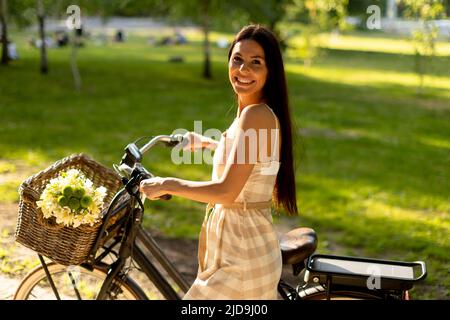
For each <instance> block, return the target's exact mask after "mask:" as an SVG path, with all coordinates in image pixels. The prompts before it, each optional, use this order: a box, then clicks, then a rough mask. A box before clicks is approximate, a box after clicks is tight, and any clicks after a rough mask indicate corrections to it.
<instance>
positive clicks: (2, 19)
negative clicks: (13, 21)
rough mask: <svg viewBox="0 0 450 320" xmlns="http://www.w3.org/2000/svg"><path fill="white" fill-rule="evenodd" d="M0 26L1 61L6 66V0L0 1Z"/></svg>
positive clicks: (7, 58)
mask: <svg viewBox="0 0 450 320" xmlns="http://www.w3.org/2000/svg"><path fill="white" fill-rule="evenodd" d="M0 1H1V3H0V5H1V6H0V24H1V26H2V39H1V41H2V61H1V63H2V64H4V65H7V64H8V61H9V57H8V26H7V24H6V15H7V10H8V9H7V5H6V0H0Z"/></svg>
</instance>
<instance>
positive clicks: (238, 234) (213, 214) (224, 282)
mask: <svg viewBox="0 0 450 320" xmlns="http://www.w3.org/2000/svg"><path fill="white" fill-rule="evenodd" d="M269 109H270V108H269ZM270 110H271V111H272V109H270ZM272 113H273V111H272ZM273 115H274V117H275V119H276V135H275V139H272V141H275V143H274V146H273V147H272V150H276V151H275V152H274V156H272V157H271V159H272V161H269V162H257V163H256V164H255V166H254V167H253V170H252V172H251V174H250V176H249V178H248V180H247V181H246V183H245V185H244V187H243V188H242V191H241V192H240V194H239V196H238V197H237V198H236V200H235V203H234V204H231V205H222V204H215V205H214V204H211V203H210V204H208V206H207V208H206V214H205V219H204V222H203V225H202V229H201V232H200V239H199V251H198V263H199V269H198V274H197V278H196V279H195V281H194V283H193V285H192V287H191V288H190V289H189V291H188V292H187V293H186V294H185V296H184V299H204V300H205V299H236V300H237V299H277V284H278V281H279V280H280V276H281V269H282V260H281V252H280V246H279V242H278V237H277V233H276V231H275V229H274V227H273V220H272V214H271V212H272V211H271V208H270V207H271V200H272V192H273V188H274V186H275V180H276V176H277V173H278V170H279V166H280V162H279V157H278V141H277V140H279V139H278V135H279V130H278V119H277V117H276V116H275V114H274V113H273ZM238 119H239V118H235V120H234V121H233V123H232V125H231V126H230V127H229V128H228V130H226V132H224V133H223V134H222V137H221V140H220V142H219V145H218V147H217V149H216V152H215V154H214V160H213V173H212V178H213V179H219V178H220V177H221V175H222V173H223V170H224V169H225V163H226V159H227V158H228V155H229V150H230V149H231V145H232V144H233V139H234V137H235V131H236V128H237V124H238Z"/></svg>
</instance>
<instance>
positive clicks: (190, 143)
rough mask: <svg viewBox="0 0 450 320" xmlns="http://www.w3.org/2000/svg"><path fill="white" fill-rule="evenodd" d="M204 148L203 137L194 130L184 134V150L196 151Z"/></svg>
mask: <svg viewBox="0 0 450 320" xmlns="http://www.w3.org/2000/svg"><path fill="white" fill-rule="evenodd" d="M201 148H202V141H201V137H200V136H199V135H197V134H195V133H194V132H191V131H189V132H186V133H185V134H184V135H183V150H184V151H195V150H197V149H201Z"/></svg>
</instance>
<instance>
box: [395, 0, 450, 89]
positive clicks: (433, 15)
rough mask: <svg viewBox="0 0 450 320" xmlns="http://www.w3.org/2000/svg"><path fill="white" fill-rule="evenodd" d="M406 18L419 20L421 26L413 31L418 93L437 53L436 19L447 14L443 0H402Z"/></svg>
mask: <svg viewBox="0 0 450 320" xmlns="http://www.w3.org/2000/svg"><path fill="white" fill-rule="evenodd" d="M400 4H401V5H403V6H404V15H405V17H406V18H409V19H414V20H418V21H419V22H420V25H421V27H420V28H419V29H416V30H413V31H412V32H411V40H412V42H413V45H414V52H415V54H414V57H415V59H414V60H415V63H414V71H415V72H416V74H417V75H418V77H419V85H418V87H417V93H418V94H420V93H421V92H422V90H423V83H424V77H425V74H426V71H427V70H426V69H427V64H428V63H429V61H430V60H431V59H432V57H433V56H434V55H435V53H436V40H437V37H438V29H437V27H436V25H435V23H434V20H435V19H439V18H441V17H444V16H445V10H444V5H443V1H442V0H400Z"/></svg>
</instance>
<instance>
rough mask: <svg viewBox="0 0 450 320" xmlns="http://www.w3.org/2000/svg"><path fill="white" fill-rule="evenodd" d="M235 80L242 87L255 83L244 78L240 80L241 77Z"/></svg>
mask: <svg viewBox="0 0 450 320" xmlns="http://www.w3.org/2000/svg"><path fill="white" fill-rule="evenodd" d="M234 80H235V81H236V82H237V83H238V84H240V85H250V84H252V83H254V82H255V80H249V79H244V78H239V77H234Z"/></svg>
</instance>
